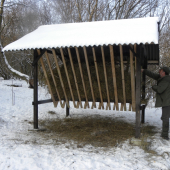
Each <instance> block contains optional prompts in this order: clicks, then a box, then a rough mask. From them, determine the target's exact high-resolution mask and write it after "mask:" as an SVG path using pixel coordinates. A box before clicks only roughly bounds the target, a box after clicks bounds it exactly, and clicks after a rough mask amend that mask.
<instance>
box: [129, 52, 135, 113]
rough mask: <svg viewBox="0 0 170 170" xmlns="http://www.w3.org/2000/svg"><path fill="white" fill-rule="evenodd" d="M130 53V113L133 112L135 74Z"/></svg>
mask: <svg viewBox="0 0 170 170" xmlns="http://www.w3.org/2000/svg"><path fill="white" fill-rule="evenodd" d="M129 51H130V74H131V94H132V111H135V107H136V101H135V74H134V65H133V53H132V51H131V50H129Z"/></svg>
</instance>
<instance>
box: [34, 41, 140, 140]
mask: <svg viewBox="0 0 170 170" xmlns="http://www.w3.org/2000/svg"><path fill="white" fill-rule="evenodd" d="M130 46H131V48H130V50H129V55H130V76H131V80H130V81H131V98H132V102H131V103H129V111H130V110H131V109H132V111H136V131H135V137H136V138H139V137H140V110H141V107H140V95H141V94H140V90H141V84H140V82H141V60H140V58H141V56H137V52H138V53H139V49H138V48H137V45H136V44H135V45H134V46H132V45H130ZM74 48H75V51H76V57H77V60H78V66H79V71H80V75H81V80H82V85H83V90H84V94H85V104H84V108H87V107H88V108H89V99H88V96H87V92H86V86H85V81H84V76H83V70H82V65H81V60H80V54H79V51H78V48H77V47H74ZM140 48H141V47H140ZM109 49H110V61H111V70H112V80H113V84H112V86H113V88H114V97H115V102H114V106H113V110H115V109H116V110H119V105H118V99H119V96H118V93H117V82H116V76H117V75H116V70H115V69H116V68H115V56H114V48H113V45H109ZM67 50H68V56H69V59H70V64H71V69H72V72H73V76H74V80H70V78H69V75H68V71H67V65H66V61H65V56H64V53H63V49H62V48H60V53H61V59H62V62H63V66H64V70H65V73H66V77H67V82H68V86H69V90H70V94H71V98H72V101H73V104H74V107H75V108H79V106H80V107H81V108H82V99H81V95H80V91H79V86H78V83H77V77H76V73H75V69H74V64H73V59H72V53H71V51H70V48H67ZM119 50H120V65H121V76H122V90H123V103H122V104H121V108H120V110H121V111H123V110H124V111H126V110H127V108H126V104H127V103H126V93H125V92H126V91H125V77H124V76H125V75H124V64H125V63H127V61H124V60H123V48H122V45H119ZM133 50H134V51H133ZM137 50H138V51H137ZM36 51H37V52H36ZM83 51H84V58H85V63H86V68H87V74H88V80H89V84H90V89H91V93H92V106H91V108H92V109H93V108H95V107H96V99H95V95H94V89H93V84H92V79H91V72H90V67H89V62H88V57H89V56H88V54H87V50H86V47H85V46H84V47H83ZM41 52H42V53H41ZM43 54H44V56H45V57H46V59H47V64H48V67H49V70H50V73H51V76H52V79H53V82H54V86H55V90H56V93H57V96H58V99H59V101H56V100H55V97H54V95H53V93H52V90H51V85H50V82H49V79H48V75H47V72H46V68H45V66H44V61H43V58H42V57H40V56H42V55H43ZM52 54H53V57H54V61H55V64H56V68H57V72H58V75H59V79H60V83H61V86H62V90H63V93H64V97H65V99H63V100H66V101H64V102H63V103H62V99H61V97H60V94H59V91H58V88H57V83H56V81H55V77H54V73H53V70H52V67H51V63H50V60H49V56H48V52H47V51H45V53H44V51H40V50H35V51H34V64H35V65H34V80H36V81H35V82H34V102H33V105H34V128H35V129H37V128H38V104H41V103H47V102H51V101H53V103H54V106H55V107H57V104H58V102H60V104H61V107H63V108H64V107H65V104H67V105H66V113H67V116H68V115H69V107H70V106H69V100H68V97H67V93H66V90H65V87H64V83H63V78H62V75H61V72H60V66H59V63H58V60H57V55H56V52H55V50H54V49H52ZM92 55H93V59H94V66H95V71H96V77H97V83H98V90H99V95H100V103H99V107H98V108H99V109H101V108H102V109H104V102H103V101H104V100H106V99H103V96H102V89H101V84H100V79H99V76H100V75H99V72H98V64H97V60H96V52H95V48H94V47H92ZM134 55H135V62H134ZM141 55H142V54H141ZM101 56H102V62H103V71H104V77H105V88H106V93H107V105H106V110H108V109H111V105H110V102H111V101H110V96H109V88H108V87H109V86H110V84H108V79H107V70H106V62H105V53H104V48H103V46H101ZM81 57H82V56H81ZM37 58H39V60H40V62H41V65H42V69H43V72H44V75H45V79H46V81H47V85H48V88H49V91H50V93H51V97H52V99H51V100H44V101H38V83H37V80H38V74H37V73H38V70H37V69H38V64H37V62H38V59H37ZM134 63H135V67H134ZM134 70H135V72H134ZM135 73H136V75H135ZM135 76H136V79H135ZM71 81H74V82H75V85H76V90H77V94H78V100H79V101H77V104H76V101H75V99H74V94H73V91H72V86H71ZM135 81H136V83H135Z"/></svg>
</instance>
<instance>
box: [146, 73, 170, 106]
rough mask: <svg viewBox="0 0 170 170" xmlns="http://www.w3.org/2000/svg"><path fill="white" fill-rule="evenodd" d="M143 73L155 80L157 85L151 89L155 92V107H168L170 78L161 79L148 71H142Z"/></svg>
mask: <svg viewBox="0 0 170 170" xmlns="http://www.w3.org/2000/svg"><path fill="white" fill-rule="evenodd" d="M144 73H145V74H146V75H147V76H149V77H151V78H153V79H155V80H157V85H154V86H152V89H153V90H154V91H155V92H156V103H155V107H165V106H170V76H164V77H162V78H161V77H160V75H159V74H156V73H153V72H151V71H149V70H144Z"/></svg>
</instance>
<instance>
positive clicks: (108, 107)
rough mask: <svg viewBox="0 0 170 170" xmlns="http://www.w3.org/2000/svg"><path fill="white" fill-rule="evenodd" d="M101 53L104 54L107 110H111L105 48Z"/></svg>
mask: <svg viewBox="0 0 170 170" xmlns="http://www.w3.org/2000/svg"><path fill="white" fill-rule="evenodd" d="M101 52H102V60H103V69H104V76H105V84H106V93H107V105H106V110H108V109H109V110H111V106H110V96H109V88H108V81H107V72H106V63H105V56H104V48H103V46H101Z"/></svg>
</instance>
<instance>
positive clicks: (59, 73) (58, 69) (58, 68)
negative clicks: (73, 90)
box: [52, 49, 70, 108]
mask: <svg viewBox="0 0 170 170" xmlns="http://www.w3.org/2000/svg"><path fill="white" fill-rule="evenodd" d="M52 52H53V55H54V60H55V63H56V67H57V71H58V75H59V78H60V82H61V86H62V89H63V92H64V96H65V99H66V104H67V107H68V108H69V107H70V106H69V101H68V98H67V94H66V91H65V87H64V83H63V79H62V76H61V72H60V67H59V64H58V61H57V55H56V53H55V50H54V49H52Z"/></svg>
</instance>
